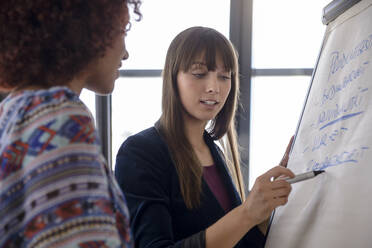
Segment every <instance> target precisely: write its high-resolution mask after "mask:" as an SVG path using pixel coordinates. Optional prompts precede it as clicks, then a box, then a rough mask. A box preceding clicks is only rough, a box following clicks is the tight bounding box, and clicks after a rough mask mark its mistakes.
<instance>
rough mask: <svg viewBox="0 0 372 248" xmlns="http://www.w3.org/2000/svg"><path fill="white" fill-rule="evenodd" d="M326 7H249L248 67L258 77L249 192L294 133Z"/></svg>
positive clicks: (270, 2)
mask: <svg viewBox="0 0 372 248" xmlns="http://www.w3.org/2000/svg"><path fill="white" fill-rule="evenodd" d="M329 2H330V0H313V1H292V0H283V1H275V0H259V1H254V2H253V27H252V30H253V31H252V67H253V68H254V71H256V72H259V75H260V76H255V75H253V77H252V84H251V97H252V98H251V130H250V131H251V133H250V163H249V164H250V166H249V169H250V173H249V182H250V183H249V186H250V187H252V186H253V183H254V181H255V179H256V178H257V176H259V175H261V174H262V173H264V172H266V171H267V170H269V169H270V168H272V167H274V166H276V165H278V164H279V162H280V160H281V158H282V156H283V154H284V152H285V149H286V147H287V144H288V142H289V140H290V138H291V136H292V135H293V134H295V131H296V127H297V124H298V123H297V122H298V121H299V118H300V114H301V112H302V108H303V105H304V101H305V97H306V94H307V90H308V87H309V84H310V80H311V73H305V72H308V71H309V69H312V68H313V67H314V66H315V64H316V61H317V56H318V54H319V52H320V48H321V43H322V39H323V34H324V32H325V25H323V24H322V21H321V18H322V10H323V8H324V7H325V6H326V5H327V4H328V3H329ZM299 71H304V73H302V74H303V75H302V76H301V73H298V72H299ZM310 72H311V70H310ZM265 74H266V75H265ZM275 74H278V75H279V74H280V75H284V76H275ZM299 74H300V76H295V75H299ZM269 75H274V76H269Z"/></svg>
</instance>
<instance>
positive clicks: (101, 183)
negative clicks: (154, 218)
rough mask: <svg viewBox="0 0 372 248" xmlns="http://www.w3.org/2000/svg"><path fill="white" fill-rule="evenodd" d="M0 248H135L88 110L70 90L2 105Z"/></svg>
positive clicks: (13, 98)
mask: <svg viewBox="0 0 372 248" xmlns="http://www.w3.org/2000/svg"><path fill="white" fill-rule="evenodd" d="M0 247H17V248H19V247H48V248H49V247H56V248H57V247H79V248H88V247H94V248H95V247H133V242H132V236H131V233H130V230H129V214H128V209H127V207H126V202H125V199H124V196H123V194H122V193H121V191H120V188H119V187H118V185H117V183H116V180H115V177H114V176H113V174H112V172H111V170H110V169H109V168H108V167H107V163H106V161H105V159H104V157H103V156H102V153H101V150H100V141H99V138H98V135H97V132H96V130H95V127H94V122H93V118H92V116H91V113H90V112H89V110H88V109H87V108H86V106H85V105H84V104H83V103H82V102H81V101H80V99H79V97H78V96H77V95H76V94H75V93H74V92H73V91H71V90H70V89H68V88H67V87H53V88H50V89H47V90H27V91H22V92H18V93H12V94H10V95H9V96H8V97H7V98H6V99H4V100H3V101H2V102H1V103H0Z"/></svg>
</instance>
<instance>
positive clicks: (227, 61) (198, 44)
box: [179, 29, 237, 72]
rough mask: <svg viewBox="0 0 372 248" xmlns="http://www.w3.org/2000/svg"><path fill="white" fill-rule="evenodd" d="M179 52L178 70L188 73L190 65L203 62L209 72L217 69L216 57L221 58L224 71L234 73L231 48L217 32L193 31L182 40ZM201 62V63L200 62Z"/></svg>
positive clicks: (234, 65) (234, 67)
mask: <svg viewBox="0 0 372 248" xmlns="http://www.w3.org/2000/svg"><path fill="white" fill-rule="evenodd" d="M180 47H182V50H181V51H180V58H179V59H180V70H182V71H184V72H186V71H188V70H189V69H190V68H191V66H192V64H193V63H195V62H196V61H197V62H204V63H205V64H206V66H207V68H208V70H209V71H214V70H216V68H217V64H216V56H217V55H219V56H221V59H222V62H223V65H224V69H225V70H226V71H231V72H234V71H235V70H236V66H237V65H236V64H235V61H234V57H235V56H236V55H235V54H234V51H233V48H232V47H231V45H230V44H229V42H228V41H227V40H226V39H225V38H224V37H223V36H222V35H221V34H220V33H218V32H217V31H215V30H209V29H207V30H206V29H194V30H192V33H191V34H189V35H188V37H187V38H186V39H185V40H184V44H183V45H181V46H180ZM200 60H201V61H200Z"/></svg>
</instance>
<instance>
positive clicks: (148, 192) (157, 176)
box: [115, 135, 205, 248]
mask: <svg viewBox="0 0 372 248" xmlns="http://www.w3.org/2000/svg"><path fill="white" fill-rule="evenodd" d="M158 147H159V146H157V145H155V144H151V141H150V142H149V141H148V140H145V139H142V137H141V136H138V135H137V136H133V137H130V138H128V139H127V140H126V141H125V142H124V143H123V145H122V147H121V148H120V150H119V152H118V155H117V158H116V167H115V176H116V178H117V180H118V183H119V185H120V187H121V189H122V190H123V192H124V195H125V197H126V199H127V202H128V208H129V211H130V215H131V228H132V232H133V235H134V240H135V245H136V247H138V248H143V247H151V248H159V247H185V248H188V247H193V248H198V247H205V232H204V231H202V232H200V233H196V234H194V235H193V236H191V237H188V238H186V239H183V240H180V241H177V242H175V241H174V237H173V231H172V217H171V214H170V209H169V208H170V189H169V188H170V187H169V185H170V180H169V178H170V171H169V169H168V170H167V166H168V164H169V161H167V159H164V154H163V155H162V152H161V151H160V149H159V148H158ZM167 163H168V164H167Z"/></svg>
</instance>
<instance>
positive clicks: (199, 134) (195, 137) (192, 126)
mask: <svg viewBox="0 0 372 248" xmlns="http://www.w3.org/2000/svg"><path fill="white" fill-rule="evenodd" d="M205 126H206V123H205V122H200V121H198V122H196V121H191V120H187V121H185V133H186V137H187V138H188V140H189V142H190V144H191V146H192V147H193V148H194V149H197V150H199V149H201V148H202V147H205V142H204V139H203V134H204V129H205Z"/></svg>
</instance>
